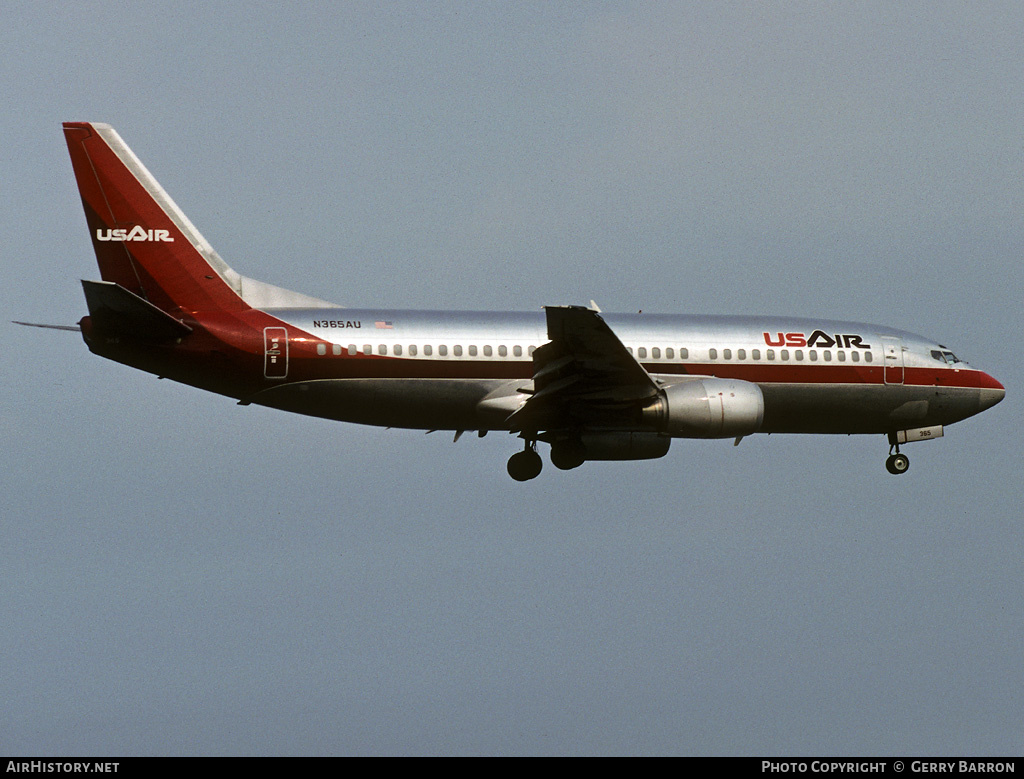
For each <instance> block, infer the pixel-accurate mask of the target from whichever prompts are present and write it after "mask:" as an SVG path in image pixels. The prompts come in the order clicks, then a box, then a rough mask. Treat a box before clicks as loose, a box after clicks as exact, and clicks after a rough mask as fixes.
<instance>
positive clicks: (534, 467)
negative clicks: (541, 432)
mask: <svg viewBox="0 0 1024 779" xmlns="http://www.w3.org/2000/svg"><path fill="white" fill-rule="evenodd" d="M543 467H544V463H543V461H542V460H541V459H540V455H539V454H537V452H536V451H534V450H533V449H526V450H524V451H522V452H516V453H515V454H514V455H512V456H511V457H509V458H508V475H509V476H511V477H512V478H513V479H515V480H516V481H529V480H530V479H535V478H537V476H539V475H540V469H541V468H543Z"/></svg>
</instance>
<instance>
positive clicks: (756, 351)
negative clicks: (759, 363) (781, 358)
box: [750, 349, 761, 360]
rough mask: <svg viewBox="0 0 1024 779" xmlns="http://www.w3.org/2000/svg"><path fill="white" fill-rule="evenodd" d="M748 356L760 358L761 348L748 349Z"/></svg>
mask: <svg viewBox="0 0 1024 779" xmlns="http://www.w3.org/2000/svg"><path fill="white" fill-rule="evenodd" d="M750 356H751V357H753V358H754V359H755V360H760V359H761V350H760V349H751V350H750Z"/></svg>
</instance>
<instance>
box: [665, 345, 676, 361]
mask: <svg viewBox="0 0 1024 779" xmlns="http://www.w3.org/2000/svg"><path fill="white" fill-rule="evenodd" d="M675 356H676V350H675V349H673V348H672V347H671V346H668V347H666V348H665V359H666V360H674V359H675Z"/></svg>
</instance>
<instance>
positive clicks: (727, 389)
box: [643, 378, 764, 438]
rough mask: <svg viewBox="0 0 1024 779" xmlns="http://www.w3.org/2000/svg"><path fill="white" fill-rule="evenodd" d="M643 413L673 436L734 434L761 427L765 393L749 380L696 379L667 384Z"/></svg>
mask: <svg viewBox="0 0 1024 779" xmlns="http://www.w3.org/2000/svg"><path fill="white" fill-rule="evenodd" d="M643 417H644V420H645V422H647V423H648V424H651V425H652V426H653V427H654V428H655V429H657V430H658V431H659V432H661V433H663V434H664V435H668V436H671V437H673V438H733V437H736V436H744V435H750V434H751V433H756V432H757V431H758V430H759V429H760V427H761V421H762V420H763V419H764V396H763V395H762V394H761V388H760V387H758V386H757V385H756V384H752V383H750V382H749V381H742V380H740V379H713V378H712V379H695V380H693V381H685V382H680V383H679V384H671V385H669V386H667V387H665V388H664V389H663V390H662V393H661V397H659V398H658V399H657V400H655V401H654V402H653V403H652V404H651V405H649V406H647V407H646V408H645V409H644V411H643Z"/></svg>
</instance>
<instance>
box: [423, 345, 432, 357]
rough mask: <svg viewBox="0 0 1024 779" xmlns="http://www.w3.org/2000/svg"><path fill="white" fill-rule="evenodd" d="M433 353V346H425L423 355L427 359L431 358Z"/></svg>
mask: <svg viewBox="0 0 1024 779" xmlns="http://www.w3.org/2000/svg"><path fill="white" fill-rule="evenodd" d="M433 353H434V347H433V346H431V345H430V344H424V345H423V355H424V356H425V357H429V356H430V355H432V354H433Z"/></svg>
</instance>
